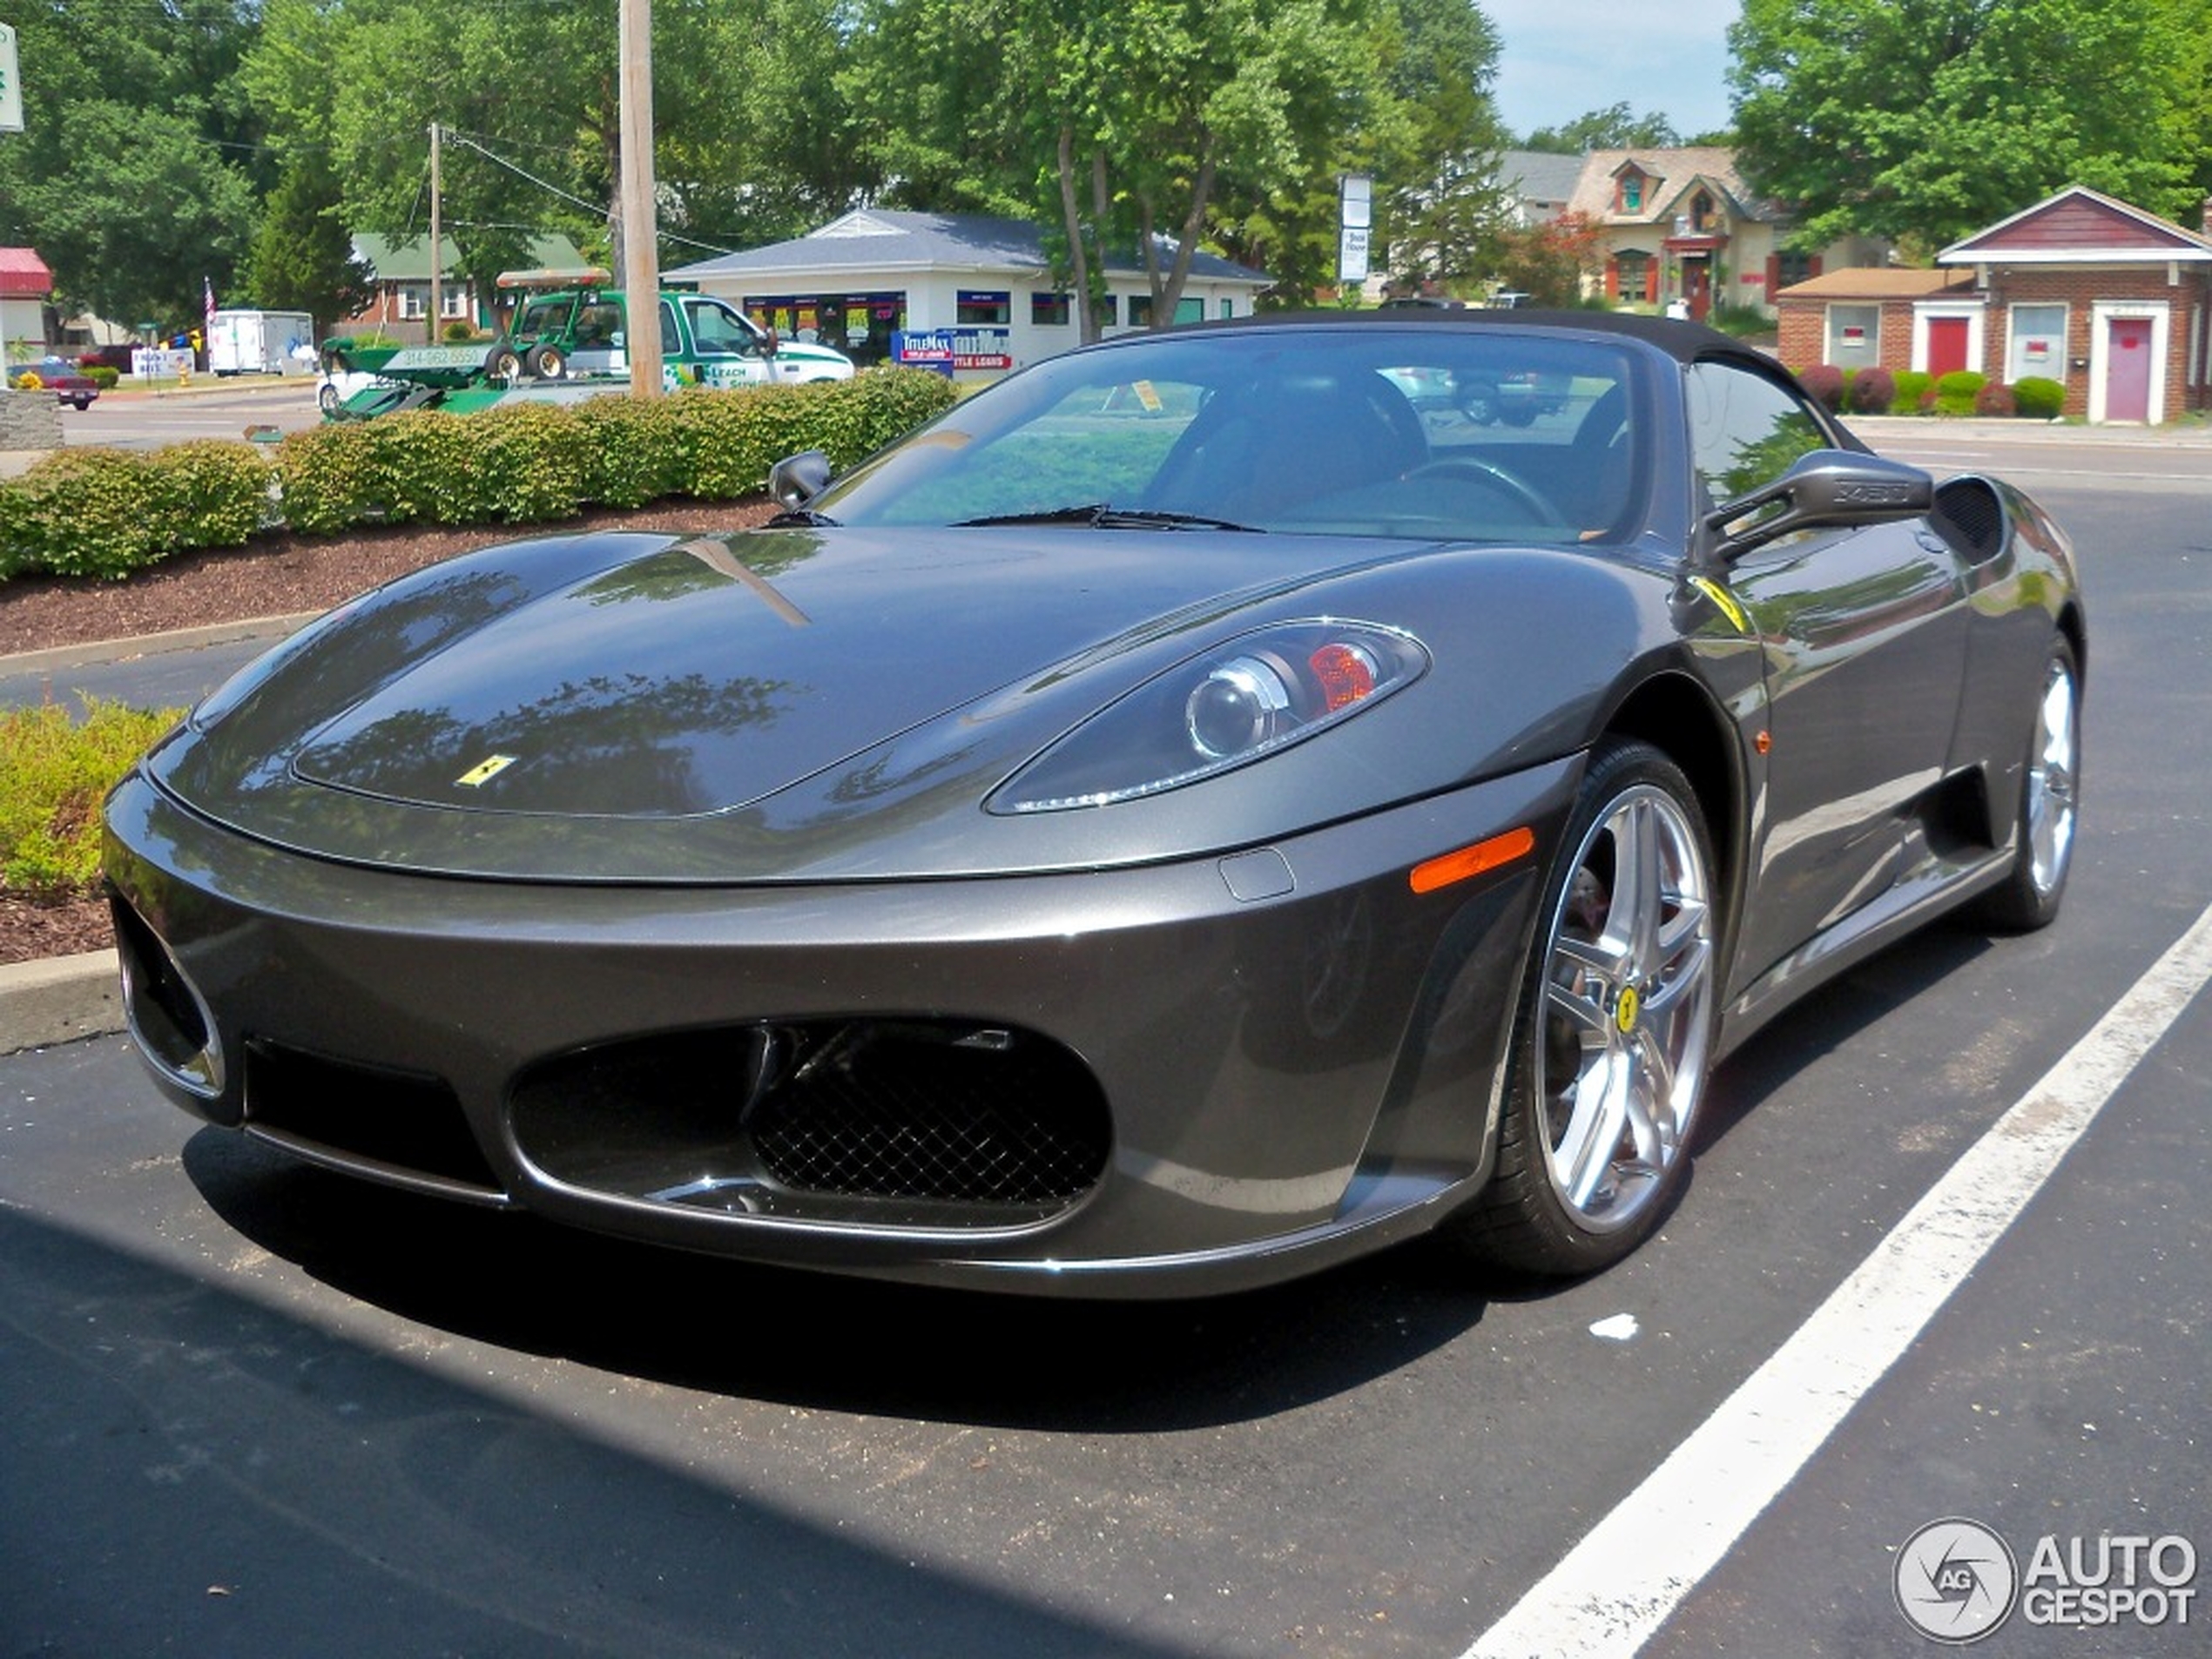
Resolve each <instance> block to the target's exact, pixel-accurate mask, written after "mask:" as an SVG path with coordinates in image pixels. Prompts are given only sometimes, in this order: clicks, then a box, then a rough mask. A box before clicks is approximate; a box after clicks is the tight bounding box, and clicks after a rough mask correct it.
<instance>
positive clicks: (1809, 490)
mask: <svg viewBox="0 0 2212 1659" xmlns="http://www.w3.org/2000/svg"><path fill="white" fill-rule="evenodd" d="M1934 503H1935V480H1934V479H1933V478H1932V477H1930V476H1929V475H1927V474H1926V473H1925V472H1923V471H1922V470H1921V469H1919V468H1918V467H1913V466H1908V465H1906V464H1905V462H1902V461H1891V460H1889V459H1887V458H1885V457H1884V456H1882V455H1862V454H1859V453H1858V452H1857V451H1855V450H1850V449H1815V450H1813V451H1811V453H1810V454H1807V455H1800V456H1799V457H1798V458H1797V461H1796V462H1793V463H1792V464H1791V468H1790V470H1789V471H1787V472H1785V473H1784V474H1783V475H1782V476H1781V477H1779V478H1777V479H1776V480H1775V481H1774V482H1772V483H1770V484H1766V485H1764V486H1763V487H1761V488H1760V489H1755V490H1753V491H1752V492H1751V493H1750V495H1748V496H1740V497H1738V498H1737V500H1735V501H1732V502H1728V503H1727V504H1726V505H1724V506H1721V507H1717V508H1715V509H1713V510H1712V511H1711V512H1710V513H1708V514H1707V515H1706V516H1705V524H1706V528H1707V529H1709V530H1710V531H1711V533H1712V535H1713V536H1714V537H1715V538H1716V540H1717V542H1718V543H1719V545H1720V551H1721V553H1722V555H1723V556H1724V557H1729V558H1733V557H1735V556H1737V555H1738V554H1743V553H1748V552H1750V550H1752V549H1753V548H1757V547H1764V545H1765V544H1766V543H1769V542H1772V541H1775V540H1777V539H1778V538H1780V537H1782V536H1788V535H1790V534H1791V533H1792V532H1794V531H1797V530H1802V529H1816V528H1829V529H1848V528H1850V527H1851V526H1853V525H1858V524H1889V523H1896V522H1897V521H1898V520H1899V519H1905V518H1917V517H1919V516H1921V515H1922V514H1924V513H1925V512H1927V511H1928V509H1930V508H1931V507H1932V506H1933V505H1934Z"/></svg>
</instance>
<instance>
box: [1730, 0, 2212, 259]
mask: <svg viewBox="0 0 2212 1659" xmlns="http://www.w3.org/2000/svg"><path fill="white" fill-rule="evenodd" d="M1729 43H1730V48H1731V51H1732V53H1733V58H1734V62H1733V67H1732V68H1731V70H1730V88H1731V91H1732V94H1733V98H1734V104H1735V110H1736V125H1737V141H1738V146H1739V147H1738V161H1739V164H1740V165H1741V166H1742V167H1743V171H1744V172H1745V173H1746V175H1747V176H1748V177H1749V178H1750V179H1751V180H1752V181H1753V182H1754V183H1755V184H1757V185H1758V186H1759V187H1760V188H1761V189H1762V190H1764V191H1765V192H1768V193H1769V194H1770V195H1773V196H1775V197H1777V198H1779V199H1782V200H1784V201H1786V202H1790V203H1791V204H1793V205H1794V206H1797V209H1798V210H1799V212H1801V213H1802V215H1803V230H1802V232H1801V233H1800V239H1801V240H1802V241H1803V242H1804V243H1807V244H1817V243H1821V242H1825V241H1830V240H1832V239H1835V238H1837V237H1838V236H1841V235H1844V234H1849V233H1862V234H1867V235H1874V236H1883V237H1887V238H1890V239H1893V240H1895V241H1898V243H1900V244H1902V245H1904V246H1905V247H1906V248H1907V249H1908V251H1919V252H1932V251H1933V250H1934V249H1937V248H1939V247H1942V246H1946V244H1948V243H1950V242H1952V241H1955V240H1957V239H1959V238H1961V237H1964V236H1966V235H1969V234H1971V233H1973V232H1974V231H1976V230H1978V229H1980V228H1981V227H1983V226H1987V225H1990V224H1993V223H1994V222H1996V221H1997V220H1999V219H2003V218H2005V217H2006V215H2008V214H2011V213H2013V212H2018V211H2019V210H2020V209H2021V208H2022V207H2025V206H2029V205H2030V204H2032V203H2033V202H2035V201H2038V200H2040V199H2042V198H2044V197H2045V196H2047V195H2050V194H2052V193H2054V192H2057V191H2059V190H2060V189H2063V188H2065V187H2066V186H2067V185H2071V184H2082V185H2089V186H2091V187H2092V188H2094V189H2099V190H2102V191H2105V192H2107V193H2109V194H2112V195H2115V196H2118V197H2121V198H2122V199H2126V200H2128V201H2129V202H2132V203H2134V204H2135V205H2137V206H2141V207H2145V208H2148V209H2149V210H2150V211H2152V212H2157V213H2161V214H2164V215H2166V216H2167V217H2168V218H2179V217H2181V216H2182V215H2183V214H2185V213H2187V212H2189V211H2190V209H2191V208H2192V207H2193V206H2195V202H2196V200H2197V199H2199V198H2200V197H2201V196H2202V192H2203V190H2204V188H2205V187H2206V185H2208V184H2212V0H1902V3H1901V0H1744V3H1743V11H1742V14H1741V16H1740V17H1739V18H1738V20H1737V23H1736V24H1735V25H1734V26H1733V27H1732V28H1731V29H1730V31H1729Z"/></svg>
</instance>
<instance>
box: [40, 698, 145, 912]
mask: <svg viewBox="0 0 2212 1659" xmlns="http://www.w3.org/2000/svg"><path fill="white" fill-rule="evenodd" d="M182 714H183V711H182V710H179V709H162V710H145V709H133V708H130V707H127V706H126V705H124V704H121V703H117V702H108V701H104V700H102V699H99V698H93V699H91V700H90V702H89V704H88V706H87V710H86V712H85V716H84V718H83V719H82V720H73V719H71V718H70V713H69V711H68V710H67V709H66V708H64V707H63V706H62V705H59V704H55V703H46V704H41V705H38V706H37V707H36V708H26V709H10V710H9V711H6V712H4V713H0V885H3V886H5V887H8V888H9V889H10V891H12V892H15V893H19V894H23V895H24V897H26V898H30V899H39V900H61V899H75V898H82V897H84V896H86V895H88V894H91V893H92V892H93V891H94V890H95V887H96V885H97V883H98V880H99V874H100V803H101V802H102V801H103V800H105V799H106V798H107V792H108V791H109V790H111V789H112V788H113V787H114V786H116V784H117V783H118V781H119V780H120V779H122V777H123V774H124V773H125V772H128V771H130V770H131V767H132V764H133V763H135V762H136V761H137V759H138V757H139V756H140V755H142V754H144V753H145V751H146V748H147V746H148V745H151V744H152V742H153V740H154V739H155V738H158V737H159V736H160V735H161V734H162V733H163V732H166V731H167V730H168V729H169V728H170V727H171V726H172V725H175V724H176V723H177V721H178V720H179V718H181V717H182Z"/></svg>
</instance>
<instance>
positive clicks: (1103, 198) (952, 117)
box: [849, 0, 1377, 337]
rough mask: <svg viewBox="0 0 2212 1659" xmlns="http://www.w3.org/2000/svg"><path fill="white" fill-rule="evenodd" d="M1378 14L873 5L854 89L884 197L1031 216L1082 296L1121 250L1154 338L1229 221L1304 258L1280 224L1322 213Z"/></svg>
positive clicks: (1210, 6)
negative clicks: (865, 110)
mask: <svg viewBox="0 0 2212 1659" xmlns="http://www.w3.org/2000/svg"><path fill="white" fill-rule="evenodd" d="M1372 3H1374V0H1343V3H1325V0H1216V3H1204V0H1133V3H1130V4H1126V5H1124V6H1122V7H1120V8H1118V9H1110V10H1100V9H1099V8H1097V7H1096V6H1094V5H1089V4H1085V3H1078V0H866V3H865V4H864V6H863V9H862V11H861V13H860V28H859V30H858V31H857V34H856V41H855V52H854V67H853V70H852V71H849V84H851V85H852V86H853V87H854V88H855V89H857V88H858V86H859V85H860V84H861V83H862V82H865V84H866V85H867V88H868V89H869V97H868V99H867V105H868V107H869V109H870V111H871V120H870V124H869V126H868V129H867V131H868V142H869V145H870V150H871V154H872V156H873V159H874V161H875V164H876V165H877V167H878V169H879V170H880V172H881V173H882V175H883V177H884V178H885V179H887V181H888V182H887V185H886V191H887V194H888V195H889V196H890V197H892V198H893V199H895V200H898V201H900V202H902V203H904V204H905V205H908V206H916V207H924V208H935V209H941V210H942V209H954V208H986V209H988V210H991V211H996V212H1026V213H1031V214H1035V215H1036V216H1037V217H1039V218H1040V219H1042V220H1043V221H1044V222H1046V223H1048V224H1050V225H1052V226H1055V236H1054V238H1053V242H1054V245H1055V254H1056V256H1057V257H1058V258H1059V260H1061V261H1062V268H1063V270H1064V273H1066V275H1067V278H1068V280H1069V281H1070V284H1071V286H1073V287H1075V288H1076V290H1077V291H1078V292H1079V293H1095V292H1096V278H1097V275H1098V273H1099V271H1100V269H1101V263H1102V260H1103V255H1104V253H1106V251H1107V250H1109V249H1111V250H1116V251H1128V252H1133V253H1136V254H1137V255H1138V256H1139V257H1140V258H1141V259H1142V260H1143V262H1144V265H1145V269H1146V273H1147V275H1148V277H1149V279H1150V290H1151V293H1150V300H1151V316H1152V320H1153V322H1154V323H1155V325H1156V326H1159V327H1165V326H1166V325H1167V324H1169V323H1170V322H1171V321H1173V320H1174V317H1175V314H1176V308H1177V303H1178V301H1179V300H1180V299H1181V296H1182V289H1183V287H1184V281H1185V280H1186V277H1187V274H1188V269H1189V260H1190V257H1191V255H1192V254H1194V253H1196V252H1197V251H1198V249H1199V248H1200V246H1202V245H1204V243H1206V242H1207V241H1208V240H1210V239H1212V238H1214V237H1215V236H1216V235H1217V233H1220V232H1221V231H1222V229H1223V228H1224V226H1236V227H1238V228H1239V229H1241V231H1242V232H1243V233H1244V245H1245V246H1251V236H1252V233H1255V232H1258V233H1260V234H1263V235H1267V236H1280V237H1284V238H1285V239H1286V240H1293V241H1296V242H1298V243H1299V244H1300V245H1301V246H1303V245H1304V244H1305V240H1306V239H1305V235H1304V233H1303V232H1302V230H1300V229H1296V228H1292V227H1293V226H1302V225H1303V223H1304V222H1305V217H1306V215H1308V214H1309V213H1310V212H1312V211H1314V208H1315V206H1316V204H1317V203H1318V201H1320V200H1321V199H1322V192H1323V190H1324V189H1326V190H1327V192H1330V194H1329V197H1328V199H1330V200H1333V191H1334V177H1335V173H1336V172H1338V171H1339V170H1340V169H1341V165H1342V160H1343V158H1344V157H1345V155H1346V154H1347V153H1348V152H1349V147H1350V145H1351V142H1352V140H1351V138H1350V136H1349V135H1353V134H1356V133H1357V132H1359V130H1360V129H1361V126H1362V124H1363V123H1364V121H1365V120H1366V116H1367V113H1368V110H1369V105H1370V103H1371V98H1372V87H1373V85H1374V84H1375V71H1376V67H1377V55H1376V42H1375V39H1374V37H1373V32H1372V10H1371V8H1372ZM981 42H988V43H989V50H988V51H979V50H978V43H981ZM853 103H854V104H855V105H856V106H857V105H859V104H860V98H858V97H857V96H854V97H853ZM1328 211H1329V212H1331V213H1332V215H1333V209H1330V210H1328ZM1082 322H1083V327H1084V330H1085V334H1086V337H1088V336H1089V335H1090V334H1093V333H1095V330H1096V321H1095V320H1094V319H1093V318H1092V316H1091V314H1090V307H1088V306H1084V307H1082Z"/></svg>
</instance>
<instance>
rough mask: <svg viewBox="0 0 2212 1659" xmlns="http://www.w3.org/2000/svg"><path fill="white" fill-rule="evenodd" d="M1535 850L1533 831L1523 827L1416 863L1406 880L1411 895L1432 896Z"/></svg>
mask: <svg viewBox="0 0 2212 1659" xmlns="http://www.w3.org/2000/svg"><path fill="white" fill-rule="evenodd" d="M1535 848H1536V832H1535V831H1534V830H1533V829H1530V828H1529V827H1528V826H1527V825H1526V824H1524V825H1522V826H1521V827H1520V828H1519V829H1509V830H1507V832H1506V833H1504V834H1502V835H1493V836H1492V837H1491V838H1490V839H1489V840H1487V841H1477V842H1476V843H1475V844H1474V846H1463V847H1461V848H1460V850H1459V851H1458V852H1456V853H1440V854H1439V855H1438V856H1437V857H1435V858H1433V859H1429V860H1426V861H1425V862H1423V863H1420V864H1416V865H1415V866H1414V867H1413V870H1412V871H1411V873H1409V875H1408V878H1407V879H1408V880H1411V881H1412V883H1413V891H1414V892H1416V893H1433V892H1435V891H1436V890H1437V889H1438V888H1439V887H1450V886H1451V885H1452V884H1453V882H1454V881H1465V880H1467V879H1468V878H1469V877H1471V876H1478V875H1480V874H1482V873H1484V872H1486V871H1489V870H1495V869H1500V868H1501V867H1504V866H1506V865H1508V864H1511V863H1513V862H1514V860H1516V859H1525V858H1527V856H1528V855H1529V853H1533V852H1534V851H1535Z"/></svg>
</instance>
